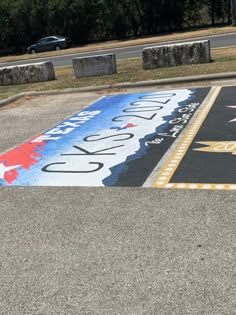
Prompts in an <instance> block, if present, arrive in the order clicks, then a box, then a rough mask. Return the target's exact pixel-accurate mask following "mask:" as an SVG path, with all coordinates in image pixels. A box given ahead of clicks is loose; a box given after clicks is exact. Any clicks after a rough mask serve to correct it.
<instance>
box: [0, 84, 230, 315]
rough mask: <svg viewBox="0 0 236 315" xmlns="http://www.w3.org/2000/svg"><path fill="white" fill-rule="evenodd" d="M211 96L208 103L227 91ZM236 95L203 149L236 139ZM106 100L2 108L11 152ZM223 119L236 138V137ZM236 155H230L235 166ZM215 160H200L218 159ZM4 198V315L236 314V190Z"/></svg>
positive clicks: (32, 190) (218, 113) (29, 191)
mask: <svg viewBox="0 0 236 315" xmlns="http://www.w3.org/2000/svg"><path fill="white" fill-rule="evenodd" d="M148 90H150V91H154V89H148ZM143 91H147V89H146V90H145V89H144V90H143ZM211 91H212V94H211V95H210V98H209V99H208V102H207V104H210V103H211V102H213V103H214V104H215V101H212V100H214V97H216V96H217V95H218V94H217V93H220V90H219V89H217V88H214V89H213V90H211ZM133 92H135V91H133ZM136 92H137V91H136ZM227 92H228V93H227ZM234 95H235V88H230V89H228V90H227V91H226V93H225V92H224V93H223V94H222V98H221V99H218V103H217V104H216V107H214V106H213V107H212V108H213V109H214V108H215V112H214V111H211V110H210V109H209V108H207V109H209V119H210V121H209V122H208V127H207V126H203V129H202V131H203V132H204V134H205V139H201V140H202V141H207V140H213V141H217V140H222V141H225V140H226V139H228V140H229V141H233V140H234V138H233V136H234V134H235V133H234V132H233V130H231V128H233V126H232V125H231V123H230V122H229V121H230V120H233V119H234V117H235V116H236V115H235V116H234V110H235V109H234V107H227V106H234V105H235V103H234V104H232V101H233V99H232V97H233V98H235V97H234ZM100 97H101V95H98V94H93V93H90V94H82V93H80V94H69V95H63V96H61V95H60V96H47V97H45V96H44V97H40V98H32V99H31V100H28V101H25V102H24V103H23V104H20V106H18V107H16V108H13V107H12V108H5V109H1V115H0V131H1V132H0V151H1V152H6V151H8V150H9V149H11V148H12V147H14V146H16V145H19V144H21V143H23V142H24V141H26V140H27V139H31V138H32V137H34V136H37V135H38V134H40V133H43V132H44V130H46V129H50V128H51V127H52V126H53V125H56V124H58V123H60V121H63V120H67V119H68V118H69V117H71V116H72V115H74V114H76V113H77V112H78V111H79V110H82V109H83V108H84V107H85V106H87V105H89V104H91V103H93V102H94V101H96V100H98V99H99V98H100ZM65 104H66V106H65ZM205 106H206V104H205V105H204V108H205ZM204 108H202V109H201V110H200V111H199V112H197V113H196V114H197V115H196V117H200V116H201V113H202V110H204ZM222 111H223V112H224V114H223V115H222ZM204 115H206V113H205V114H204ZM204 115H203V116H204ZM212 115H213V116H212ZM216 117H218V118H222V120H221V124H223V123H225V126H226V127H225V128H226V129H228V130H231V131H232V132H230V133H229V134H228V136H229V137H228V138H226V139H223V136H222V135H220V130H223V129H222V126H221V127H220V128H218V123H219V121H216V120H215V118H216ZM191 123H192V121H191ZM189 126H190V125H189ZM214 126H215V130H217V132H216V136H217V137H215V138H214V139H213V135H212V133H211V132H212V131H211V128H213V127H214ZM194 128H195V127H194ZM209 128H210V129H209ZM195 129H196V128H195ZM198 129H199V128H197V129H196V130H198ZM199 130H201V129H199ZM186 131H187V132H186V137H187V138H188V135H187V134H188V132H189V131H191V128H188V130H187V129H186ZM225 135H227V133H226V134H225ZM198 137H202V135H201V134H199V135H198ZM220 137H221V139H220ZM198 140H199V139H198ZM184 141H185V140H184ZM179 143H180V144H181V141H180V142H179ZM218 145H219V144H218ZM194 146H195V148H196V145H195V144H194ZM202 146H207V145H204V144H202ZM199 147H201V146H199ZM214 148H215V147H213V149H214ZM233 148H234V147H233V146H232V143H231V146H230V147H227V148H226V149H228V152H225V153H223V152H221V153H218V154H219V156H221V154H223V158H227V156H230V157H231V152H230V149H231V150H233ZM208 151H209V152H204V151H199V154H202V155H207V156H209V155H211V156H212V155H215V156H216V155H217V153H214V150H213V153H212V152H210V151H211V150H208ZM193 152H195V151H193ZM197 153H198V151H196V154H197ZM187 154H188V153H187ZM209 163H210V162H209V161H208V162H207V165H206V167H205V169H207V166H209V165H210V164H209ZM198 166H199V165H198ZM200 166H204V165H200ZM224 168H225V167H224ZM222 169H223V168H222ZM234 173H235V172H233V171H232V174H234ZM190 179H191V178H190ZM191 180H192V179H191ZM0 195H1V204H0V244H1V246H0V256H1V264H0V283H1V286H0V313H1V314H10V315H11V314H12V315H13V314H19V315H21V314H65V315H67V314H75V315H77V314H81V315H93V314H94V315H98V314H99V315H100V314H105V315H106V314H107V315H113V314H114V315H117V314H122V315H130V314H135V315H143V314H150V315H152V314H153V315H154V314H160V315H162V314H175V315H178V314H193V315H195V314H196V315H199V314H204V315H205V314H206V315H208V314H214V315H222V314H224V315H232V314H235V309H236V305H235V294H236V289H235V285H234V283H235V280H234V279H235V261H236V259H235V258H236V257H235V242H236V235H235V222H236V212H235V202H236V197H235V193H234V192H233V191H223V190H209V189H208V190H204V189H203V190H191V189H188V190H183V189H152V188H127V187H126V188H122V187H109V188H104V187H103V188H102V187H101V188H96V187H2V188H1V189H0Z"/></svg>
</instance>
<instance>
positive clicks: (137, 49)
mask: <svg viewBox="0 0 236 315" xmlns="http://www.w3.org/2000/svg"><path fill="white" fill-rule="evenodd" d="M205 39H210V42H211V47H212V48H216V47H228V46H234V45H235V43H236V33H235V34H225V35H217V36H210V37H199V38H194V39H193V41H196V40H205ZM188 41H189V39H187V40H179V41H171V43H178V42H188ZM168 43H170V42H163V43H162V45H163V44H168ZM153 45H155V46H158V45H156V43H152V44H148V45H137V46H130V47H124V48H114V49H107V50H99V51H93V52H91V53H89V52H87V53H79V54H74V55H64V56H58V57H51V58H40V60H41V61H48V60H50V61H52V62H53V64H54V66H55V67H59V66H66V65H71V64H72V58H75V57H84V56H93V55H101V54H104V53H115V54H116V57H117V59H126V58H131V57H139V56H141V52H142V49H143V48H145V47H150V46H153ZM38 61H39V59H33V60H32V59H31V60H28V61H26V60H24V61H19V62H9V63H2V64H1V66H9V65H17V64H18V65H19V64H25V63H26V62H27V63H36V62H38Z"/></svg>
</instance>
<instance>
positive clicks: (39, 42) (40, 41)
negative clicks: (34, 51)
mask: <svg viewBox="0 0 236 315" xmlns="http://www.w3.org/2000/svg"><path fill="white" fill-rule="evenodd" d="M44 41H45V39H44V38H41V39H40V40H38V41H37V43H36V44H42V43H43V42H44Z"/></svg>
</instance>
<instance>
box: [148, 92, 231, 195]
mask: <svg viewBox="0 0 236 315" xmlns="http://www.w3.org/2000/svg"><path fill="white" fill-rule="evenodd" d="M235 130H236V89H235V87H225V88H221V87H215V88H213V89H212V90H211V92H210V93H209V98H208V99H207V101H206V104H205V106H204V107H203V109H202V111H201V112H200V114H199V115H198V116H197V117H196V119H195V120H194V121H193V122H192V125H191V128H190V129H189V130H188V132H186V134H185V135H184V137H183V138H182V139H181V141H180V143H179V144H178V145H177V147H176V149H175V150H174V151H173V153H172V154H171V156H170V158H169V159H168V161H167V163H166V164H165V165H164V167H163V168H162V170H161V172H160V174H159V176H158V177H157V178H156V179H155V181H154V183H153V187H157V188H180V189H184V188H188V189H212V190H235V189H236V172H235V161H236V160H235V155H236V133H235Z"/></svg>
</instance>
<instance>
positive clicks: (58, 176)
mask: <svg viewBox="0 0 236 315" xmlns="http://www.w3.org/2000/svg"><path fill="white" fill-rule="evenodd" d="M174 93H175V96H172V97H170V96H169V97H168V95H172V94H173V95H174ZM196 94H197V90H194V89H192V90H176V91H164V92H163V91H162V92H152V93H135V94H122V95H114V96H107V97H105V98H102V99H101V100H99V101H97V102H96V103H94V104H93V105H91V106H90V107H88V108H87V109H85V110H83V111H81V112H79V113H77V114H75V115H73V116H72V117H70V118H68V119H66V120H65V121H63V122H61V123H60V124H58V125H56V126H55V127H53V128H50V129H48V130H47V131H46V132H44V133H43V134H42V135H39V137H36V139H35V138H34V139H31V140H30V141H28V142H27V143H26V145H28V146H31V145H32V146H33V145H35V146H34V149H32V150H31V151H30V150H29V152H30V153H29V152H28V151H27V152H28V153H26V156H25V160H26V162H27V159H28V162H29V163H28V164H27V163H26V164H27V165H28V166H27V165H25V164H24V163H23V164H22V152H21V150H22V148H21V147H19V149H17V150H13V151H10V152H8V154H7V160H6V155H2V156H0V166H1V163H2V169H3V174H4V167H8V166H14V165H15V167H16V170H17V174H16V178H15V179H14V180H12V179H11V181H10V180H9V178H8V177H9V176H10V175H13V172H15V170H10V171H7V170H6V172H5V174H4V176H3V178H0V185H25V186H28V185H73V186H74V185H78V186H83V185H86V186H92V185H96V186H103V185H105V186H112V185H115V184H116V182H117V181H118V179H119V176H120V175H121V174H123V173H125V172H127V170H128V169H129V167H130V163H132V161H135V160H139V159H141V158H142V157H143V156H145V155H147V154H149V151H150V148H149V147H148V146H147V145H146V141H147V140H149V139H151V138H152V137H154V136H155V135H157V134H158V133H161V132H164V131H165V130H166V128H167V127H168V125H169V121H170V120H171V119H173V118H175V117H177V115H179V112H178V109H180V108H183V107H184V106H185V105H186V104H188V103H189V102H191V100H192V99H193V98H194V97H195V96H196ZM163 95H164V96H163ZM165 95H167V96H165ZM172 98H173V99H172ZM168 99H169V101H168ZM158 102H159V103H158ZM162 102H163V104H162ZM165 102H166V103H165ZM168 102H169V103H168ZM165 113H168V114H167V115H165ZM120 116H121V117H120ZM117 117H119V118H117ZM37 143H38V146H37ZM166 149H168V147H167V148H166ZM17 152H18V153H19V156H20V154H21V158H19V162H18V161H17V159H16V158H15V156H16V155H17V154H18V153H17ZM37 153H38V154H40V156H37ZM13 155H14V159H13ZM32 157H33V161H32ZM13 160H14V163H13V162H12V161H13ZM98 166H99V167H98ZM96 168H97V169H98V170H97V171H95V169H96ZM86 172H87V174H84V173H86Z"/></svg>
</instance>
